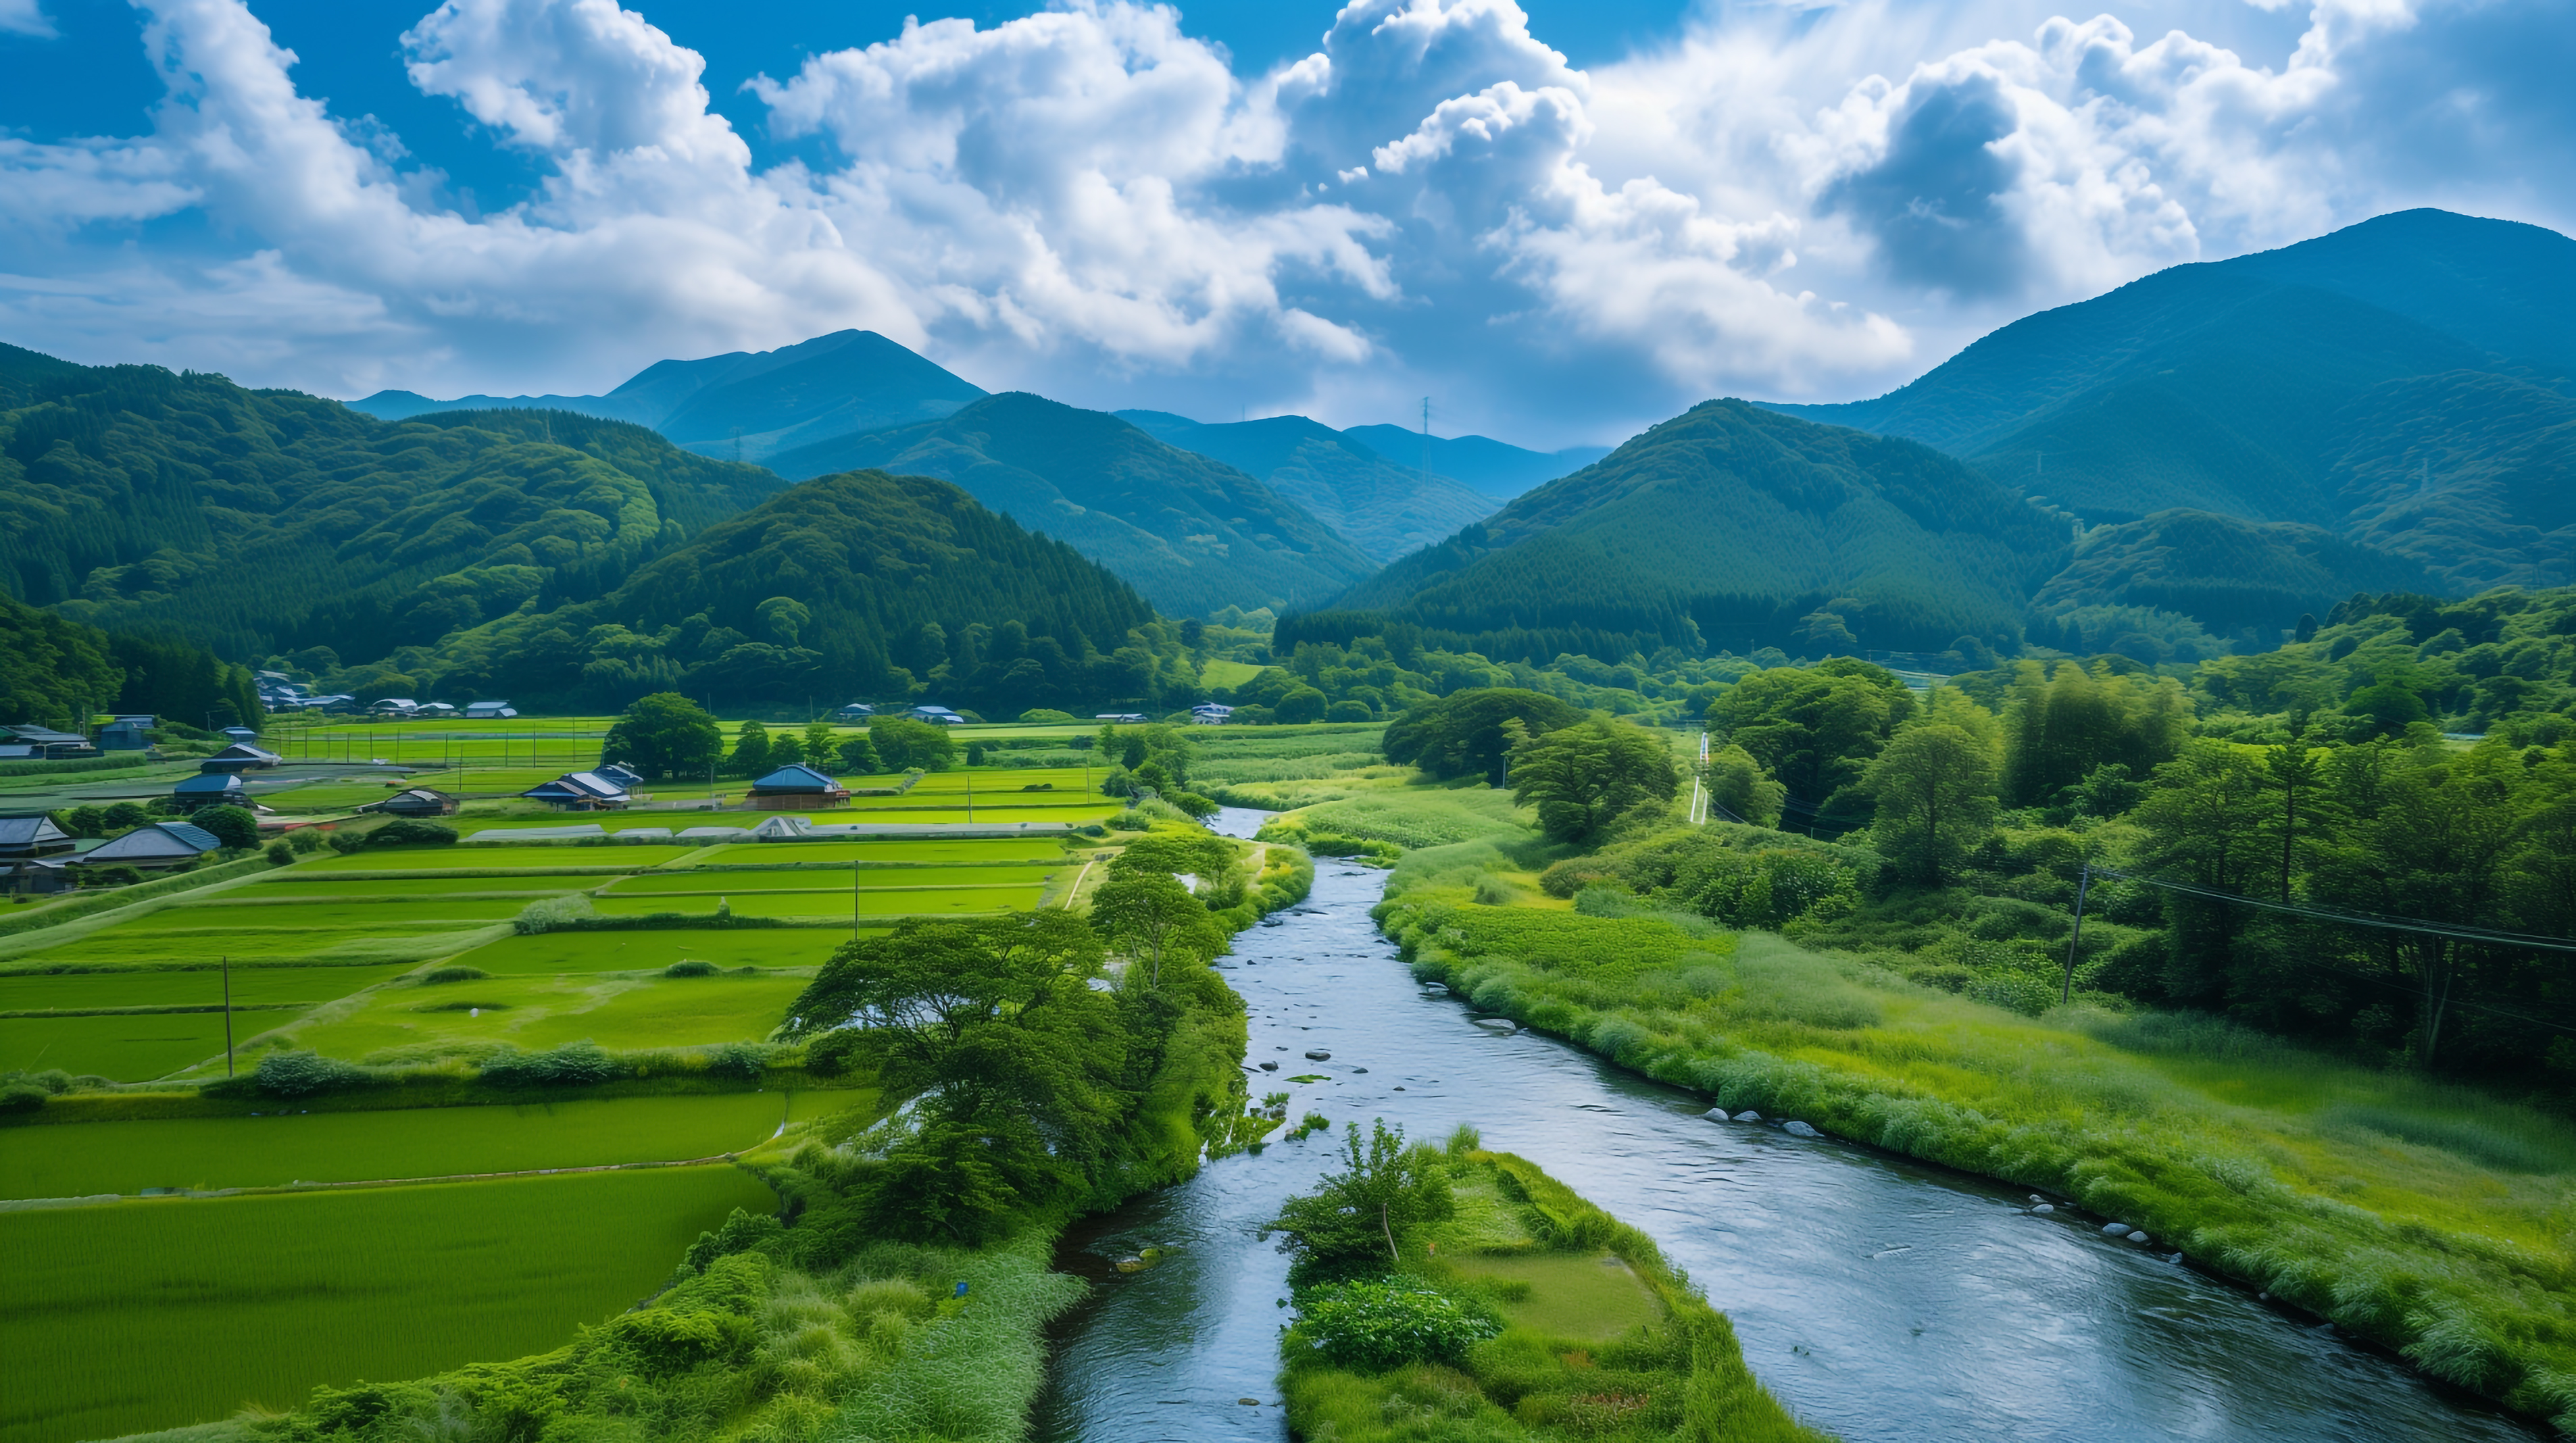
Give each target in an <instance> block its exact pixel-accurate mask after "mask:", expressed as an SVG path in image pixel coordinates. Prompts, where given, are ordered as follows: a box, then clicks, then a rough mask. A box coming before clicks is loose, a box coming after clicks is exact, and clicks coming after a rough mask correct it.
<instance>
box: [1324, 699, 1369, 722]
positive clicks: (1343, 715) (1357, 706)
mask: <svg viewBox="0 0 2576 1443" xmlns="http://www.w3.org/2000/svg"><path fill="white" fill-rule="evenodd" d="M1368 719H1369V709H1368V703H1367V702H1364V701H1337V702H1335V703H1333V704H1332V705H1331V706H1328V707H1326V708H1324V720H1326V721H1328V722H1364V721H1367V720H1368Z"/></svg>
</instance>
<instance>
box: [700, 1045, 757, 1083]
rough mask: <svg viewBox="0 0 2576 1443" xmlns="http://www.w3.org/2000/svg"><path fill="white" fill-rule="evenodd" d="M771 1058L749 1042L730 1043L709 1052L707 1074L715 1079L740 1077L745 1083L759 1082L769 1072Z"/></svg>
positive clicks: (710, 1049)
mask: <svg viewBox="0 0 2576 1443" xmlns="http://www.w3.org/2000/svg"><path fill="white" fill-rule="evenodd" d="M768 1067H769V1058H768V1057H767V1055H765V1054H764V1053H762V1051H761V1050H760V1049H759V1048H757V1047H754V1046H752V1045H751V1044H750V1043H748V1042H728V1043H725V1044H724V1045H723V1046H721V1047H713V1048H709V1049H708V1050H707V1073H708V1075H709V1076H713V1077H738V1078H740V1079H742V1080H743V1081H745V1082H758V1081H759V1080H760V1074H761V1073H763V1072H765V1071H767V1070H768Z"/></svg>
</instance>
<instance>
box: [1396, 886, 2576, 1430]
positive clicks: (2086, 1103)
mask: <svg viewBox="0 0 2576 1443" xmlns="http://www.w3.org/2000/svg"><path fill="white" fill-rule="evenodd" d="M1467 898H1468V893H1467V892H1466V891H1465V889H1464V888H1462V887H1452V886H1437V885H1423V886H1417V887H1414V888H1412V889H1410V890H1406V891H1404V892H1402V893H1401V894H1400V895H1398V896H1396V897H1395V898H1394V900H1391V901H1389V902H1387V903H1385V904H1383V906H1382V907H1381V909H1380V918H1381V922H1382V924H1383V925H1384V926H1385V928H1386V929H1387V931H1388V932H1389V933H1390V934H1391V935H1392V936H1394V937H1395V938H1397V939H1398V941H1399V942H1401V943H1402V944H1403V946H1404V948H1405V951H1406V953H1407V955H1408V956H1409V957H1410V958H1411V960H1412V961H1413V963H1414V966H1415V970H1416V972H1417V973H1419V974H1421V975H1425V976H1428V977H1435V978H1438V979H1439V980H1442V981H1445V982H1446V983H1448V984H1449V986H1450V987H1451V988H1452V989H1453V990H1456V991H1458V992H1461V993H1463V994H1465V995H1468V996H1470V997H1472V998H1473V999H1474V1000H1475V1002H1476V1004H1477V1005H1478V1006H1480V1007H1486V1008H1490V1009H1493V1010H1495V1011H1499V1012H1503V1013H1505V1014H1507V1015H1510V1016H1513V1017H1515V1018H1518V1019H1520V1020H1521V1021H1523V1022H1526V1023H1528V1024H1530V1025H1531V1026H1533V1027H1537V1028H1540V1029H1542V1030H1546V1031H1550V1032H1554V1033H1556V1034H1558V1035H1560V1036H1563V1037H1566V1038H1569V1039H1571V1040H1573V1041H1575V1042H1578V1043H1580V1044H1582V1045H1585V1046H1588V1047H1590V1048H1592V1049H1593V1050H1595V1051H1597V1052H1600V1053H1603V1054H1604V1055H1606V1056H1609V1057H1611V1058H1613V1059H1614V1060H1616V1061H1618V1062H1619V1063H1621V1064H1622V1065H1625V1066H1628V1067H1631V1068H1634V1069H1636V1070H1638V1071H1640V1072H1643V1073H1646V1074H1648V1075H1650V1076H1653V1077H1656V1078H1659V1079H1661V1080H1663V1081H1665V1082H1669V1083H1673V1084H1676V1085H1680V1086H1684V1087H1690V1088H1694V1089H1697V1090H1699V1091H1701V1092H1703V1093H1705V1094H1707V1095H1709V1096H1710V1097H1711V1098H1712V1099H1713V1100H1714V1101H1715V1102H1716V1103H1717V1104H1718V1105H1720V1106H1722V1107H1725V1108H1727V1109H1728V1110H1730V1111H1734V1110H1740V1109H1745V1108H1753V1109H1757V1110H1759V1111H1761V1112H1763V1113H1766V1114H1769V1115H1772V1116H1780V1117H1791V1118H1799V1119H1803V1120H1806V1121H1808V1122H1811V1123H1813V1124H1814V1125H1816V1126H1818V1127H1821V1128H1824V1129H1826V1130H1827V1131H1830V1132H1835V1133H1839V1134H1841V1135H1844V1136H1848V1137H1853V1138H1857V1139H1860V1140H1863V1141H1866V1142H1870V1143H1874V1144H1876V1145H1878V1146H1881V1147H1885V1148H1888V1149H1890V1150H1892V1151H1897V1152H1902V1153H1906V1154H1909V1155H1912V1156H1915V1157H1921V1158H1926V1159H1929V1160H1932V1161H1935V1162H1940V1163H1944V1164H1947V1165H1950V1166H1953V1167H1958V1168H1961V1169H1963V1170H1966V1171H1970V1172H1976V1173H1981V1174H1984V1175H1986V1176H1989V1177H1996V1178H2001V1179H2005V1180H2008V1181H2011V1182H2014V1183H2017V1184H2020V1185H2023V1186H2027V1187H2030V1188H2034V1189H2039V1190H2043V1191H2045V1192H2048V1193H2051V1194H2054V1195H2056V1196H2058V1197H2062V1198H2068V1199H2072V1200H2073V1201H2074V1202H2076V1203H2077V1204H2079V1205H2080V1206H2082V1207H2083V1208H2086V1209H2088V1210H2090V1211H2091V1212H2093V1213H2095V1214H2096V1215H2099V1216H2101V1217H2104V1218H2107V1219H2113V1220H2117V1221H2121V1222H2126V1223H2129V1224H2131V1225H2132V1226H2135V1227H2140V1228H2144V1229H2145V1230H2147V1231H2148V1232H2150V1233H2152V1234H2154V1235H2156V1236H2157V1237H2158V1238H2159V1239H2160V1240H2161V1241H2162V1242H2163V1243H2165V1244H2170V1245H2176V1246H2179V1247H2180V1248H2181V1249H2182V1250H2183V1251H2185V1252H2187V1253H2189V1254H2190V1255H2191V1256H2192V1257H2194V1258H2195V1259H2197V1260H2199V1261H2201V1262H2203V1263H2205V1264H2207V1265H2209V1266H2212V1267H2214V1268H2217V1269H2219V1270H2222V1271H2224V1272H2226V1273H2229V1274H2231V1275H2233V1276H2235V1277H2237V1278H2239V1279H2242V1280H2243V1281H2245V1282H2246V1283H2247V1284H2248V1285H2250V1286H2256V1287H2261V1288H2264V1289H2267V1290H2269V1291H2270V1292H2271V1293H2272V1294H2273V1295H2274V1296H2276V1297H2279V1298H2282V1299H2285V1300H2287V1301H2289V1302H2291V1303H2293V1304H2295V1305H2297V1306H2300V1307H2303V1308H2306V1309H2308V1310H2309V1311H2311V1312H2314V1313H2317V1314H2320V1315H2322V1316H2325V1317H2328V1318H2331V1319H2333V1320H2334V1321H2335V1322H2337V1323H2339V1324H2341V1325H2343V1326H2344V1327H2346V1328H2348V1329H2350V1330H2351V1331H2353V1332H2355V1333H2357V1334H2359V1335H2361V1336H2363V1337H2366V1338H2369V1339H2372V1340H2373V1341H2375V1342H2378V1343H2380V1344H2382V1345H2384V1346H2387V1347H2389V1348H2392V1349H2395V1350H2397V1351H2400V1352H2402V1353H2403V1354H2404V1355H2405V1356H2406V1357H2407V1358H2408V1359H2409V1360H2411V1361H2412V1362H2414V1363H2415V1364H2416V1365H2417V1366H2418V1367H2420V1368H2422V1369H2423V1370H2424V1371H2425V1372H2427V1373H2430V1374H2432V1375H2433V1376H2435V1377H2438V1378H2441V1379H2443V1380H2444V1381H2446V1382H2449V1383H2453V1384H2456V1385H2458V1386H2461V1387H2464V1388H2468V1389H2471V1390H2473V1391H2475V1392H2478V1393H2481V1394H2483V1395H2485V1396H2487V1397H2490V1398H2494V1399H2497V1400H2499V1401H2502V1402H2505V1403H2507V1404H2509V1405H2511V1406H2513V1407H2516V1408H2520V1409H2523V1410H2525V1411H2528V1412H2531V1413H2535V1414H2540V1415H2543V1416H2550V1417H2553V1418H2554V1419H2556V1421H2557V1422H2558V1423H2559V1425H2560V1426H2561V1427H2562V1428H2567V1429H2569V1430H2570V1431H2576V1323H2571V1322H2570V1319H2576V1239H2571V1234H2570V1231H2569V1229H2568V1226H2567V1218H2568V1215H2569V1214H2568V1207H2569V1203H2568V1199H2569V1198H2570V1197H2571V1196H2576V1127H2570V1126H2569V1125H2568V1124H2567V1123H2565V1122H2564V1121H2561V1120H2559V1119H2556V1118H2551V1117H2547V1116H2544V1115H2542V1114H2539V1113H2537V1112H2534V1111H2531V1110H2530V1109H2527V1108H2523V1107H2518V1106H2514V1105H2511V1104H2507V1103H2504V1102H2501V1101H2499V1100H2497V1099H2495V1098H2493V1097H2490V1096H2484V1095H2481V1094H2478V1093H2475V1092H2473V1091H2471V1090H2469V1089H2463V1088H2451V1087H2443V1086H2439V1085H2434V1084H2429V1083H2426V1082H2423V1081H2421V1080H2418V1079H2414V1078H2410V1077H2406V1076H2402V1075H2392V1074H2387V1073H2381V1072H2375V1071H2371V1070H2368V1069H2364V1068H2360V1067H2356V1066H2353V1065H2350V1064H2346V1063H2341V1062H2338V1061H2335V1060H2334V1059H2331V1058H2326V1057H2321V1056H2318V1055H2315V1054H2310V1053H2306V1052H2302V1051H2301V1050H2299V1049H2297V1048H2295V1047H2291V1046H2289V1045H2287V1044H2284V1043H2281V1042H2279V1041H2277V1040H2275V1039H2270V1038H2266V1037H2264V1036H2262V1035H2260V1034H2257V1033H2252V1032H2249V1031H2247V1030H2245V1029H2243V1028H2240V1027H2236V1026H2233V1025H2231V1024H2229V1023H2226V1022H2224V1021H2221V1020H2216V1019H2208V1018H2197V1017H2190V1016H2170V1015H2168V1016H2158V1015H2145V1016H2126V1017H2114V1016H2110V1015H2106V1014H2103V1013H2100V1012H2098V1011H2095V1010H2092V1009H2089V1008H2085V1007H2080V1006H2079V1007H2076V1008H2071V1009H2058V1010H2054V1011H2051V1012H2050V1013H2048V1014H2047V1015H2046V1016H2045V1017H2041V1018H2031V1017H2026V1016H2022V1015H2020V1014H2017V1013H2015V1012H2012V1011H2009V1010H2006V1009H2004V1008H2001V1007H1994V1006H1988V1005H1985V1004H1982V1003H1979V1002H1977V1001H1975V1000H1973V999H1970V998H1966V997H1960V996H1954V995H1951V994H1948V993H1945V992H1941V991H1938V990H1935V989H1933V988H1929V987H1924V986H1918V985H1916V984H1914V983H1911V982H1907V981H1905V980H1903V979H1900V978H1898V977H1896V976H1894V975H1893V974H1891V973H1888V972H1885V971H1882V970H1880V969H1879V968H1877V967H1875V966H1874V965H1872V964H1870V963H1868V962H1866V961H1864V960H1861V959H1856V958H1850V957H1841V956H1833V955H1826V954H1818V953H1814V952H1809V951H1806V950H1804V949H1801V948H1799V947H1796V946H1795V945H1793V944H1791V943H1789V942H1787V941H1784V940H1781V939H1779V938H1776V937H1768V936H1764V935H1761V934H1746V935H1745V936H1744V937H1743V939H1742V941H1741V943H1740V945H1739V946H1738V948H1737V949H1736V951H1735V955H1734V956H1733V957H1732V958H1726V957H1722V956H1716V955H1713V954H1712V955H1700V956H1693V955H1689V948H1690V946H1691V944H1690V942H1689V939H1687V938H1685V937H1684V936H1683V935H1682V934H1681V933H1679V932H1675V933H1674V934H1673V940H1672V942H1671V943H1670V944H1668V948H1667V955H1668V957H1669V959H1670V960H1668V961H1664V962H1655V961H1654V960H1653V956H1654V949H1652V948H1651V947H1646V946H1643V945H1640V946H1639V947H1637V948H1636V949H1635V950H1634V951H1633V953H1632V954H1631V955H1632V956H1633V957H1635V958H1636V959H1637V961H1638V962H1640V963H1643V964H1645V965H1642V966H1639V967H1638V968H1637V969H1636V970H1635V971H1634V972H1633V973H1630V974H1628V975H1624V976H1623V975H1620V974H1621V969H1617V968H1612V969H1607V970H1604V969H1597V968H1596V969H1590V970H1586V969H1582V968H1571V967H1567V966H1564V965H1562V964H1561V963H1560V962H1559V961H1557V960H1556V959H1557V956H1558V955H1559V954H1560V953H1561V952H1562V950H1563V948H1562V945H1561V943H1557V942H1553V941H1550V940H1549V939H1548V937H1547V935H1546V933H1545V930H1544V929H1543V928H1540V927H1538V926H1537V925H1535V924H1508V925H1507V924H1497V923H1493V922H1489V921H1488V920H1487V919H1488V918H1490V917H1493V916H1495V915H1497V914H1503V913H1509V912H1512V911H1514V910H1517V909H1510V908H1490V907H1478V906H1475V905H1473V904H1471V903H1469V902H1468V900H1467ZM1528 915H1529V916H1531V917H1533V918H1536V917H1544V916H1548V915H1549V914H1546V913H1543V912H1538V911H1534V910H1533V911H1530V912H1529V913H1528ZM1554 915H1556V916H1558V917H1564V916H1565V914H1562V913H1559V914H1554ZM1606 920H1609V919H1590V918H1581V917H1574V918H1568V919H1567V921H1568V922H1584V921H1595V922H1598V921H1606ZM1626 920H1629V921H1631V922H1633V921H1634V920H1635V919H1626ZM1554 925H1558V926H1562V925H1565V924H1564V923H1558V924H1554Z"/></svg>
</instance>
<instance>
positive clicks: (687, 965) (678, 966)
mask: <svg viewBox="0 0 2576 1443" xmlns="http://www.w3.org/2000/svg"><path fill="white" fill-rule="evenodd" d="M718 970H719V969H718V968H717V967H716V964H714V963H713V962H706V961H701V960H699V959H698V958H695V957H683V958H681V959H680V960H679V961H677V962H674V963H672V964H671V965H670V966H668V967H665V968H663V969H662V975H663V976H665V977H713V976H714V975H716V973H717V971H718Z"/></svg>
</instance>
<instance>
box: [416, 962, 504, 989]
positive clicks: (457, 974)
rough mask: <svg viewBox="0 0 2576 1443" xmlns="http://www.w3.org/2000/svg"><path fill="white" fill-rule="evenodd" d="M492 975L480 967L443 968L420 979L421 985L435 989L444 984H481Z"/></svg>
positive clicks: (425, 974)
mask: <svg viewBox="0 0 2576 1443" xmlns="http://www.w3.org/2000/svg"><path fill="white" fill-rule="evenodd" d="M491 975H492V974H491V973H489V972H486V971H484V970H483V969H482V968H480V967H441V968H438V969H437V970H435V971H432V972H428V973H424V974H423V975H422V977H421V979H420V985H422V986H423V987H435V986H437V985H439V984H440V983H442V982H480V981H482V980H483V979H484V978H486V977H489V976H491Z"/></svg>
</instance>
